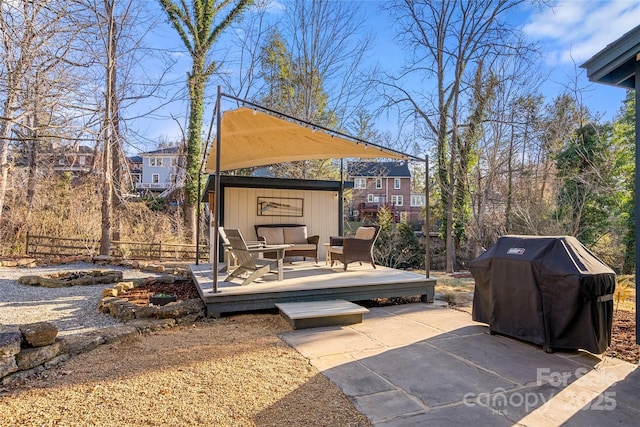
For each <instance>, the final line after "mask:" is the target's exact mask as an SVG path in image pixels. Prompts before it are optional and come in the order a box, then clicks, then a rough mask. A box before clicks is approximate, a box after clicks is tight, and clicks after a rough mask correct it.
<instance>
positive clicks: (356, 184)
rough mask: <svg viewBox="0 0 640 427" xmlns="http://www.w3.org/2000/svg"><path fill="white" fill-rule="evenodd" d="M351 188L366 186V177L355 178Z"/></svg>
mask: <svg viewBox="0 0 640 427" xmlns="http://www.w3.org/2000/svg"><path fill="white" fill-rule="evenodd" d="M353 188H367V178H355V179H354V180H353Z"/></svg>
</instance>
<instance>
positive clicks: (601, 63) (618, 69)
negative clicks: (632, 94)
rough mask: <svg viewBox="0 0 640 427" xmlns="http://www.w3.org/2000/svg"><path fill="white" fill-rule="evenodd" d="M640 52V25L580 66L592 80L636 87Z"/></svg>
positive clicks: (629, 87) (612, 84) (617, 85)
mask: <svg viewBox="0 0 640 427" xmlns="http://www.w3.org/2000/svg"><path fill="white" fill-rule="evenodd" d="M639 54H640V25H638V26H637V27H635V28H634V29H632V30H631V31H629V32H627V33H626V34H624V35H623V36H622V37H620V38H619V39H617V40H616V41H614V42H613V43H610V44H609V45H607V47H605V48H604V49H602V50H601V51H600V52H598V53H596V54H595V55H593V57H592V58H591V59H589V60H588V61H587V62H585V63H584V64H582V65H581V66H580V67H581V68H584V69H586V70H587V77H588V78H589V80H590V81H592V82H596V83H603V84H607V85H611V86H616V87H623V88H627V89H634V88H635V80H636V61H637V60H638V59H637V55H639Z"/></svg>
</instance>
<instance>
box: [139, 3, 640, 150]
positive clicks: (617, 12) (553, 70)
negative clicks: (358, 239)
mask: <svg viewBox="0 0 640 427" xmlns="http://www.w3.org/2000/svg"><path fill="white" fill-rule="evenodd" d="M342 1H344V0H342ZM351 1H358V2H360V3H361V6H362V8H363V11H364V12H365V15H366V16H365V19H366V20H365V27H366V28H368V29H369V30H370V31H371V32H372V33H373V34H374V35H375V37H376V43H375V45H374V52H372V57H373V58H378V59H379V60H380V61H384V65H385V68H386V69H393V68H394V66H396V65H397V66H399V64H400V62H401V60H402V55H403V52H402V51H401V50H400V49H398V48H395V43H394V41H393V30H392V29H390V28H388V27H389V22H388V21H389V20H388V19H386V18H385V16H384V15H383V14H382V12H381V11H380V9H379V6H380V4H381V3H382V2H381V1H379V0H351ZM274 4H275V5H276V6H275V7H274V13H278V11H279V8H278V7H277V3H274ZM158 11H159V10H158ZM515 19H519V20H522V23H521V25H522V29H523V31H524V33H525V34H526V36H527V38H528V39H529V41H531V42H536V43H538V44H539V46H540V48H541V50H542V53H543V56H542V64H541V72H542V73H544V74H545V75H548V76H549V77H548V79H547V81H546V82H545V83H544V84H543V85H542V86H541V87H540V90H541V91H542V93H543V95H545V97H546V98H547V100H551V99H553V98H554V97H555V96H557V95H558V94H560V93H561V92H563V91H564V90H565V89H566V88H567V87H574V86H575V87H578V88H579V89H581V93H582V96H583V102H584V103H585V104H586V105H587V106H588V107H589V108H590V109H591V110H592V112H594V113H596V114H598V115H599V116H601V117H602V118H603V120H612V119H613V118H614V117H615V116H616V115H617V114H618V112H619V110H620V108H621V103H622V100H623V99H624V97H625V91H624V90H622V89H619V88H613V87H609V86H604V85H596V84H591V83H590V82H589V81H588V79H587V77H586V73H585V71H584V70H583V69H581V68H579V65H581V64H582V63H584V62H585V61H586V60H588V59H589V58H591V57H592V56H593V55H594V54H595V53H597V52H599V51H600V50H601V49H603V48H604V47H605V46H606V45H607V44H609V43H611V42H613V41H614V40H616V39H617V38H619V37H620V36H621V35H623V34H624V33H626V32H627V31H629V30H631V29H632V28H634V27H635V26H636V25H638V24H640V0H631V1H629V0H618V1H582V0H572V1H565V0H561V1H558V2H556V6H555V7H554V8H553V9H549V8H544V9H541V8H539V7H533V6H526V7H523V8H522V9H521V10H520V11H518V13H517V15H516V17H515ZM381 27H382V28H381ZM385 27H387V28H385ZM156 34H157V35H156V37H155V38H154V41H155V43H157V44H158V46H157V47H165V48H168V49H171V50H172V51H173V53H172V55H173V56H174V57H176V58H182V59H181V60H180V62H179V63H178V65H177V66H176V67H175V68H174V69H173V71H172V75H173V78H174V79H177V80H180V79H182V81H184V79H183V76H185V75H186V72H187V70H188V68H189V62H188V61H187V60H186V54H182V53H180V50H181V49H182V46H181V44H180V41H179V40H178V38H177V35H176V34H175V31H174V30H173V29H172V28H170V27H169V26H168V25H166V24H164V25H162V26H161V28H160V29H159V30H156ZM174 49H175V50H174ZM210 85H211V87H215V86H216V85H217V82H216V81H215V79H212V80H211V81H210ZM179 89H180V90H182V91H184V90H185V86H184V83H182V86H181V87H180V88H179ZM185 110H186V107H185V104H184V103H182V102H176V103H173V104H172V105H171V107H170V108H169V109H165V110H164V113H163V114H162V115H164V116H165V118H163V119H161V120H153V121H148V122H147V123H145V124H142V123H141V131H142V133H145V134H146V136H147V138H148V140H147V141H149V142H147V143H146V144H144V143H143V142H141V144H140V148H141V149H143V150H144V149H149V150H151V149H154V148H155V146H154V143H153V142H150V141H158V140H159V139H160V138H162V137H168V138H169V139H178V138H179V137H180V130H179V126H178V124H177V123H176V121H175V120H173V119H166V117H167V116H169V115H173V116H174V117H176V116H178V117H184V115H185ZM210 114H211V111H208V114H207V116H208V117H210ZM208 117H207V118H205V121H206V122H207V123H208ZM181 123H183V124H184V120H183V119H182V120H181ZM384 126H385V125H384V124H382V123H381V124H380V125H379V127H380V129H379V130H381V131H384V130H385V129H384Z"/></svg>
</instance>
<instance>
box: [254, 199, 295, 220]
mask: <svg viewBox="0 0 640 427" xmlns="http://www.w3.org/2000/svg"><path fill="white" fill-rule="evenodd" d="M303 213H304V199H302V198H294V197H258V216H302V215H303Z"/></svg>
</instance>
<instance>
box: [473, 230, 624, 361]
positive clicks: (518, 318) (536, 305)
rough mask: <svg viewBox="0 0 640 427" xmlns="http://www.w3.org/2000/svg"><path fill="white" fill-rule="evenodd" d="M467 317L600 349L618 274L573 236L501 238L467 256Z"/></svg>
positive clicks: (552, 342) (606, 338) (532, 336)
mask: <svg viewBox="0 0 640 427" xmlns="http://www.w3.org/2000/svg"><path fill="white" fill-rule="evenodd" d="M469 270H470V271H471V274H472V275H473V278H474V279H475V293H474V297H473V320H476V321H478V322H483V323H487V324H488V325H489V329H490V330H491V331H492V332H497V333H500V334H504V335H508V336H512V337H515V338H519V339H522V340H526V341H530V342H532V343H535V344H538V345H542V346H544V347H545V348H549V349H584V350H587V351H590V352H592V353H598V354H599V353H603V352H604V351H605V350H606V349H607V347H608V346H609V344H611V327H612V322H613V293H614V291H615V286H616V275H615V273H614V272H613V270H611V269H610V268H609V267H608V266H607V265H605V264H604V263H603V262H602V261H600V260H599V259H598V258H597V257H596V256H595V255H594V254H593V253H592V252H591V251H589V250H588V249H587V248H586V247H584V246H583V245H582V243H580V242H579V241H578V240H577V239H576V238H574V237H570V236H562V237H536V236H504V237H501V238H500V239H499V240H498V242H497V243H496V244H495V245H494V246H493V247H492V248H491V249H489V250H488V251H487V252H485V253H484V254H482V255H480V256H479V257H478V258H476V259H474V260H473V261H471V264H470V268H469Z"/></svg>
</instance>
